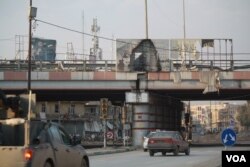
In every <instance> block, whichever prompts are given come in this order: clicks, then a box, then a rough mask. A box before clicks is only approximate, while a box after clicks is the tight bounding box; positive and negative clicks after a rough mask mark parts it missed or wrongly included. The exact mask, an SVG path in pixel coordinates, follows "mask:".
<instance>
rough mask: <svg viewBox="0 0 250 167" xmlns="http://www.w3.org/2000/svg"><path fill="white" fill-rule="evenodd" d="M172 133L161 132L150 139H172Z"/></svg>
mask: <svg viewBox="0 0 250 167" xmlns="http://www.w3.org/2000/svg"><path fill="white" fill-rule="evenodd" d="M174 134H175V133H174V132H167V131H163V132H156V133H153V134H152V136H151V137H152V138H166V137H173V136H174Z"/></svg>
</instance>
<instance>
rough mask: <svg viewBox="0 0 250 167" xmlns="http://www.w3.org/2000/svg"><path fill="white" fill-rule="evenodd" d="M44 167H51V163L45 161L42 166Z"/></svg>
mask: <svg viewBox="0 0 250 167" xmlns="http://www.w3.org/2000/svg"><path fill="white" fill-rule="evenodd" d="M43 166H44V167H53V165H52V164H51V162H49V161H46V162H45V164H44V165H43Z"/></svg>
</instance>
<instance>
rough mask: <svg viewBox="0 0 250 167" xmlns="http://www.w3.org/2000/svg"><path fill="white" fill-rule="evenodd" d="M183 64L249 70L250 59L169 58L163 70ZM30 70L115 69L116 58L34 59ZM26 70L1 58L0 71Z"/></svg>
mask: <svg viewBox="0 0 250 167" xmlns="http://www.w3.org/2000/svg"><path fill="white" fill-rule="evenodd" d="M183 64H184V66H185V69H182V70H184V71H185V70H186V71H190V70H198V71H202V70H219V71H235V70H243V71H246V70H250V60H226V61H225V60H224V61H220V60H198V61H195V60H186V61H185V62H184V63H183V62H182V61H181V60H169V61H168V65H167V66H168V67H167V68H165V69H163V71H178V70H180V69H181V67H183ZM31 68H32V71H117V69H116V60H96V61H91V60H56V61H54V62H50V61H34V60H32V63H31ZM10 70H11V71H26V70H28V61H27V60H1V59H0V71H10Z"/></svg>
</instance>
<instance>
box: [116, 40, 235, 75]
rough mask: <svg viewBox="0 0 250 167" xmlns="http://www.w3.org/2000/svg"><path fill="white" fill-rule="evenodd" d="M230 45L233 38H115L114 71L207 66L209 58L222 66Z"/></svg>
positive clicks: (229, 57) (226, 64)
mask: <svg viewBox="0 0 250 167" xmlns="http://www.w3.org/2000/svg"><path fill="white" fill-rule="evenodd" d="M232 46H233V44H232V39H185V40H184V39H117V40H116V56H117V57H116V61H117V62H116V64H117V71H170V70H173V69H174V68H176V69H178V68H182V67H184V68H185V69H186V67H187V68H189V69H194V68H198V67H199V68H208V66H210V62H211V61H213V65H214V66H216V67H218V69H225V68H228V67H229V65H230V61H231V60H233V53H232V50H233V49H232ZM190 62H191V64H190ZM222 65H224V66H222ZM174 70H175V69H174Z"/></svg>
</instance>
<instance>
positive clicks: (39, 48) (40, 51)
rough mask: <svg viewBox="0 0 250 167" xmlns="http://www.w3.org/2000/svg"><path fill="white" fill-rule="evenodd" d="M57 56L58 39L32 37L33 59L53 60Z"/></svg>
mask: <svg viewBox="0 0 250 167" xmlns="http://www.w3.org/2000/svg"><path fill="white" fill-rule="evenodd" d="M55 58H56V40H52V39H41V38H32V59H33V60H38V61H52V62H54V61H55Z"/></svg>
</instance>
